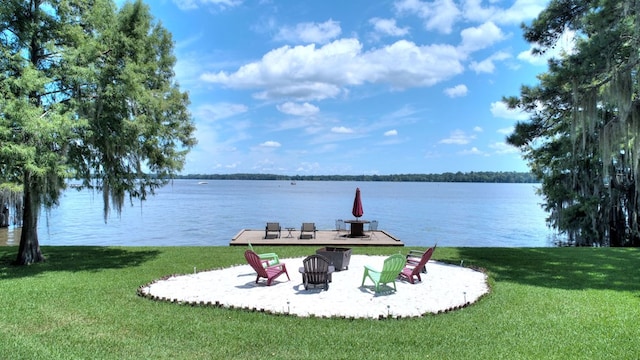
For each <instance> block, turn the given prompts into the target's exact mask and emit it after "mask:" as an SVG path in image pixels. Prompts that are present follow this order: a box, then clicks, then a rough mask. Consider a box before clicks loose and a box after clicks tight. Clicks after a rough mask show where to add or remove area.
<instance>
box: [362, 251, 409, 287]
mask: <svg viewBox="0 0 640 360" xmlns="http://www.w3.org/2000/svg"><path fill="white" fill-rule="evenodd" d="M404 264H405V257H404V256H402V255H401V254H395V255H391V256H389V257H388V258H386V259H385V260H384V264H383V265H382V270H376V269H374V268H372V267H371V266H368V265H365V267H364V275H363V276H362V286H364V281H365V280H366V279H367V277H368V278H369V279H371V281H373V283H374V284H375V286H376V293H377V292H379V291H380V285H384V284H388V283H391V284H393V290H396V291H397V289H396V279H397V278H398V275H399V274H400V272H401V271H402V269H403V268H404Z"/></svg>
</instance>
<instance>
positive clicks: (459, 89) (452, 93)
mask: <svg viewBox="0 0 640 360" xmlns="http://www.w3.org/2000/svg"><path fill="white" fill-rule="evenodd" d="M468 91H469V89H467V86H466V85H464V84H460V85H456V86H454V87H450V88H447V89H444V93H445V94H447V96H448V97H450V98H455V97H460V96H465V95H467V92H468Z"/></svg>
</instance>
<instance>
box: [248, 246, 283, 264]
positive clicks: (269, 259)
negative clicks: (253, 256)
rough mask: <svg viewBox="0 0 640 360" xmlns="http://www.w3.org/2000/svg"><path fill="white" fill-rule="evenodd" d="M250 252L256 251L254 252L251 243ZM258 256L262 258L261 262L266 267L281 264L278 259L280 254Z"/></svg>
mask: <svg viewBox="0 0 640 360" xmlns="http://www.w3.org/2000/svg"><path fill="white" fill-rule="evenodd" d="M249 250H251V251H255V250H253V246H252V245H251V243H249ZM258 256H259V257H260V260H261V261H262V262H263V263H264V266H265V267H267V266H273V265H277V264H280V258H278V254H276V253H262V254H258Z"/></svg>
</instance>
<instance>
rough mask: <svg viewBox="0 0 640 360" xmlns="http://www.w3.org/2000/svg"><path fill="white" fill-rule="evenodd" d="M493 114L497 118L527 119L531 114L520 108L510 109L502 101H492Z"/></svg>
mask: <svg viewBox="0 0 640 360" xmlns="http://www.w3.org/2000/svg"><path fill="white" fill-rule="evenodd" d="M491 114H493V116H494V117H497V118H503V119H511V120H527V119H528V118H529V115H528V114H527V113H526V112H524V111H522V110H519V109H509V108H508V107H507V105H506V104H505V103H504V102H502V101H496V102H492V103H491Z"/></svg>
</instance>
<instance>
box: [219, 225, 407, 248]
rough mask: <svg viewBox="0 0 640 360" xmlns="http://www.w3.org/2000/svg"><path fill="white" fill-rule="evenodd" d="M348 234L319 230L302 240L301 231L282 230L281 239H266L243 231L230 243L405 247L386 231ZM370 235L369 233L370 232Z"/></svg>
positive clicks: (251, 231)
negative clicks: (355, 236)
mask: <svg viewBox="0 0 640 360" xmlns="http://www.w3.org/2000/svg"><path fill="white" fill-rule="evenodd" d="M347 233H348V232H345V231H341V232H340V233H338V232H337V231H336V230H318V231H317V232H316V237H315V239H300V230H294V231H291V236H289V232H288V231H287V230H282V235H281V237H279V238H269V239H265V238H264V230H250V229H243V230H241V231H240V232H238V234H236V235H235V236H234V237H233V238H232V239H231V242H230V243H229V245H230V246H247V245H248V244H249V243H251V244H252V245H277V246H280V245H313V246H339V247H340V246H404V243H403V242H402V241H400V240H399V239H397V238H395V237H394V236H393V235H391V234H389V233H388V232H386V231H384V230H375V231H373V232H370V233H371V234H372V235H371V236H368V237H363V238H351V237H348V236H346V235H347ZM368 233H369V232H368Z"/></svg>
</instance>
